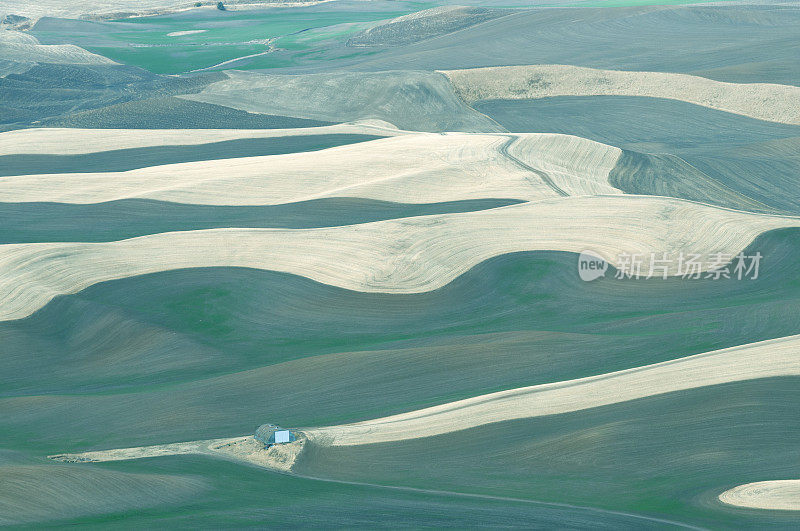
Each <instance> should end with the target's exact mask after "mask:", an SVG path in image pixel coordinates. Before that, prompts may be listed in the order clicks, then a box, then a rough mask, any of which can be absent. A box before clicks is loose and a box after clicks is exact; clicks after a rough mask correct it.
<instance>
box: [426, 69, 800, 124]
mask: <svg viewBox="0 0 800 531" xmlns="http://www.w3.org/2000/svg"><path fill="white" fill-rule="evenodd" d="M441 72H442V73H443V74H445V75H446V76H447V77H448V78H449V79H450V81H451V82H452V83H453V86H454V88H455V90H456V93H457V94H458V95H459V96H461V98H462V99H464V101H466V102H467V103H470V104H471V103H475V102H476V101H482V100H521V99H531V98H546V97H551V96H650V97H653V98H667V99H672V100H680V101H685V102H688V103H694V104H697V105H702V106H703V107H709V108H711V109H718V110H721V111H727V112H731V113H735V114H741V115H743V116H749V117H751V118H757V119H759V120H767V121H770V122H779V123H785V124H800V87H795V86H792V85H778V84H774V83H726V82H722V81H714V80H711V79H707V78H704V77H698V76H692V75H689V74H673V73H666V72H631V71H620V70H600V69H595V68H586V67H580V66H570V65H526V66H493V67H485V68H470V69H465V70H443V71H441Z"/></svg>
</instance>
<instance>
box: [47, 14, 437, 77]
mask: <svg viewBox="0 0 800 531" xmlns="http://www.w3.org/2000/svg"><path fill="white" fill-rule="evenodd" d="M427 7H430V5H429V4H426V3H416V2H413V3H409V2H404V3H402V4H398V5H397V6H396V8H394V7H393V8H390V9H385V10H376V11H363V12H362V11H354V10H353V11H344V10H341V11H338V10H329V11H325V10H322V11H319V10H307V9H303V8H293V9H280V8H277V9H257V10H250V11H219V10H216V9H213V10H210V9H203V10H198V11H189V12H185V13H179V14H173V15H162V16H151V17H139V18H127V19H122V20H115V21H110V22H103V23H91V22H85V23H82V22H78V21H75V22H74V25H73V26H72V30H73V31H72V34H71V35H69V37H67V36H65V35H63V31H64V30H63V29H61V28H58V29H56V28H53V27H50V28H48V27H47V26H46V25H40V26H39V27H38V28H36V29H34V32H33V33H34V34H35V35H36V36H37V37H38V38H39V39H41V40H42V41H43V42H48V43H57V42H62V41H63V42H70V43H72V44H77V45H79V46H82V47H85V48H86V49H88V50H90V51H92V52H94V53H97V54H100V55H103V56H105V57H108V58H110V59H113V60H114V61H117V62H120V63H124V64H129V65H134V66H139V67H142V68H145V69H147V70H149V71H151V72H154V73H159V74H177V73H182V72H189V71H192V70H198V69H203V68H208V67H211V66H214V65H217V64H219V63H222V62H224V61H229V60H232V59H236V58H239V57H244V56H248V55H253V54H262V53H265V52H269V53H267V54H266V55H262V56H259V57H258V58H255V59H253V60H252V61H250V60H248V62H246V63H237V64H236V68H240V69H251V68H278V67H285V66H292V65H295V64H301V63H305V62H314V61H320V60H327V59H331V58H342V57H347V56H351V55H353V54H363V53H368V52H365V51H360V50H355V49H352V48H346V47H345V46H344V42H345V41H346V40H347V38H348V37H349V36H350V35H352V34H353V33H356V32H358V31H360V30H362V29H365V28H367V27H369V26H370V25H371V24H372V23H375V22H377V21H380V20H384V19H391V18H394V17H397V16H400V15H405V14H408V13H412V12H414V11H418V10H420V9H426V8H427ZM98 29H100V30H101V31H98ZM197 30H203V32H202V33H193V34H189V35H178V36H169V34H170V33H174V32H182V31H197ZM98 33H101V34H102V37H101V38H98ZM268 42H270V43H272V48H271V47H270V45H268Z"/></svg>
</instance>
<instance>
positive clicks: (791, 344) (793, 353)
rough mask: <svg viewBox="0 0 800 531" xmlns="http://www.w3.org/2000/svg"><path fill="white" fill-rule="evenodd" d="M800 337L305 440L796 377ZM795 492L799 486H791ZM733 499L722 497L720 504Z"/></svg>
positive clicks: (414, 430) (458, 424) (424, 433)
mask: <svg viewBox="0 0 800 531" xmlns="http://www.w3.org/2000/svg"><path fill="white" fill-rule="evenodd" d="M799 352H800V335H798V336H789V337H783V338H778V339H770V340H767V341H761V342H758V343H751V344H747V345H741V346H738V347H731V348H726V349H722V350H716V351H712V352H707V353H703V354H697V355H694V356H688V357H685V358H680V359H676V360H672V361H667V362H663V363H656V364H653V365H645V366H643V367H636V368H632V369H627V370H623V371H617V372H612V373H608V374H601V375H598V376H591V377H588V378H580V379H577V380H568V381H564V382H556V383H552V384H543V385H534V386H531V387H522V388H518V389H510V390H508V391H501V392H498V393H491V394H487V395H482V396H477V397H474V398H468V399H466V400H458V401H456V402H450V403H448V404H442V405H439V406H434V407H429V408H425V409H420V410H418V411H411V412H408V413H402V414H399V415H392V416H389V417H384V418H379V419H374V420H367V421H364V422H358V423H354V424H345V425H340V426H330V427H324V428H313V429H309V430H305V433H306V435H307V436H308V438H309V439H310V440H313V441H315V442H317V443H319V444H324V445H329V446H353V445H362V444H374V443H383V442H390V441H401V440H406V439H417V438H421V437H431V436H434V435H441V434H444V433H450V432H454V431H459V430H465V429H469V428H474V427H477V426H481V425H484V424H490V423H495V422H502V421H507V420H514V419H521V418H530V417H538V416H543V415H557V414H561V413H569V412H572V411H580V410H583V409H589V408H594V407H600V406H605V405H609V404H616V403H619V402H626V401H629V400H636V399H639V398H645V397H648V396H653V395H659V394H664V393H670V392H675V391H683V390H686V389H694V388H698V387H704V386H709V385H719V384H723V383H728V382H737V381H742V380H752V379H757V378H769V377H775V376H789V375H792V376H797V375H800V355H798V353H799ZM792 488H793V489H794V490H792V492H795V493H796V492H797V485H794V484H793V485H792ZM728 499H734V500H736V499H738V498H737V496H734V495H730V494H729V495H727V498H726V499H723V501H725V502H726V503H729V502H728V501H727V500H728Z"/></svg>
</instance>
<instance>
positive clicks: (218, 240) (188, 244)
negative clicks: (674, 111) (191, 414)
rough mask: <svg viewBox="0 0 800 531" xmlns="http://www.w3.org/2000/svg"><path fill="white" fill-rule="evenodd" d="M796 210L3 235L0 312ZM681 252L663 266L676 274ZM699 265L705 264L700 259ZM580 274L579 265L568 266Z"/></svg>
mask: <svg viewBox="0 0 800 531" xmlns="http://www.w3.org/2000/svg"><path fill="white" fill-rule="evenodd" d="M797 226H800V219H798V218H790V217H777V216H767V215H757V214H747V213H743V212H738V211H735V210H725V209H720V208H713V207H708V206H704V205H701V204H698V203H690V202H686V201H681V200H676V199H668V198H659V197H647V196H605V197H604V196H596V197H568V198H559V199H550V200H545V201H540V202H538V203H521V204H518V205H512V206H507V207H501V208H495V209H490V210H484V211H479V212H470V213H459V214H440V215H431V216H420V217H414V218H401V219H396V220H386V221H378V222H373V223H365V224H359V225H348V226H341V227H326V228H317V229H210V230H199V231H188V232H169V233H161V234H155V235H149V236H142V237H138V238H133V239H129V240H122V241H117V242H111V243H27V244H7V245H2V246H0V299H2V300H3V305H2V306H0V320H8V319H19V318H22V317H25V316H28V315H30V314H31V313H33V312H35V311H36V310H38V309H39V308H41V307H42V306H44V305H45V304H47V302H48V301H50V300H51V299H52V298H53V297H55V296H57V295H64V294H70V293H76V292H78V291H80V290H82V289H84V288H87V287H89V286H91V285H93V284H97V283H99V282H104V281H107V280H114V279H120V278H125V277H130V276H136V275H143V274H147V273H155V272H158V271H167V270H172V269H182V268H191V267H220V266H234V267H251V268H257V269H266V270H273V271H280V272H285V273H291V274H295V275H300V276H304V277H307V278H310V279H312V280H315V281H317V282H321V283H324V284H329V285H333V286H338V287H341V288H345V289H350V290H355V291H362V292H372V293H421V292H426V291H431V290H434V289H437V288H440V287H442V286H444V285H446V284H448V283H449V282H451V281H452V280H454V279H455V278H457V277H458V276H460V275H462V274H463V273H465V272H466V271H468V270H469V269H471V268H472V267H474V266H475V265H477V264H479V263H481V262H483V261H485V260H487V259H489V258H492V257H495V256H499V255H502V254H506V253H514V252H521V251H534V250H557V251H567V252H573V253H580V252H583V251H584V250H587V249H589V250H592V251H593V252H594V253H595V254H597V255H599V256H600V257H603V258H604V259H606V261H608V262H609V263H611V264H612V265H615V266H616V265H618V264H617V260H618V257H619V256H620V255H621V254H622V253H629V254H631V255H633V254H636V255H639V256H640V257H641V258H642V271H645V272H646V271H648V267H649V260H650V257H651V253H663V252H666V253H668V254H670V255H676V254H677V253H678V252H686V253H700V254H703V255H705V256H711V255H714V254H717V253H723V254H727V255H735V254H736V253H738V252H739V251H741V250H742V249H744V248H745V247H746V246H747V245H748V244H749V243H750V242H752V241H753V240H754V239H755V238H756V237H757V236H758V235H759V234H761V233H763V232H766V231H769V230H772V229H777V228H783V227H797ZM676 262H677V261H674V262H673V263H672V264H671V266H669V267H668V274H677V271H676V268H677V263H676ZM706 267H707V264H706V263H705V262H704V263H703V264H701V270H702V269H706ZM576 274H577V270H576Z"/></svg>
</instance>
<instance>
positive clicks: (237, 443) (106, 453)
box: [48, 435, 305, 471]
mask: <svg viewBox="0 0 800 531" xmlns="http://www.w3.org/2000/svg"><path fill="white" fill-rule="evenodd" d="M304 443H305V439H304V437H303V436H302V435H301V437H300V439H298V440H297V441H295V442H292V443H289V444H282V445H276V446H271V447H270V448H267V449H265V448H264V445H263V444H261V443H259V442H258V441H256V440H255V439H254V438H253V437H252V436H251V435H243V436H241V437H227V438H222V439H206V440H201V441H189V442H180V443H169V444H156V445H152V446H135V447H131V448H115V449H112V450H94V451H89V452H80V453H73V454H58V455H51V456H48V457H49V458H50V459H53V460H54V461H63V462H69V463H84V462H91V463H100V462H107V461H128V460H130V459H146V458H150V457H163V456H166V455H190V454H194V455H210V456H214V457H220V458H223V459H230V460H233V461H242V462H246V463H250V464H254V465H257V466H261V467H264V468H272V469H276V470H282V471H288V470H290V469H291V468H292V465H293V464H294V461H295V459H296V458H297V456H298V455H299V454H300V452H301V451H302V449H303V444H304Z"/></svg>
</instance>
